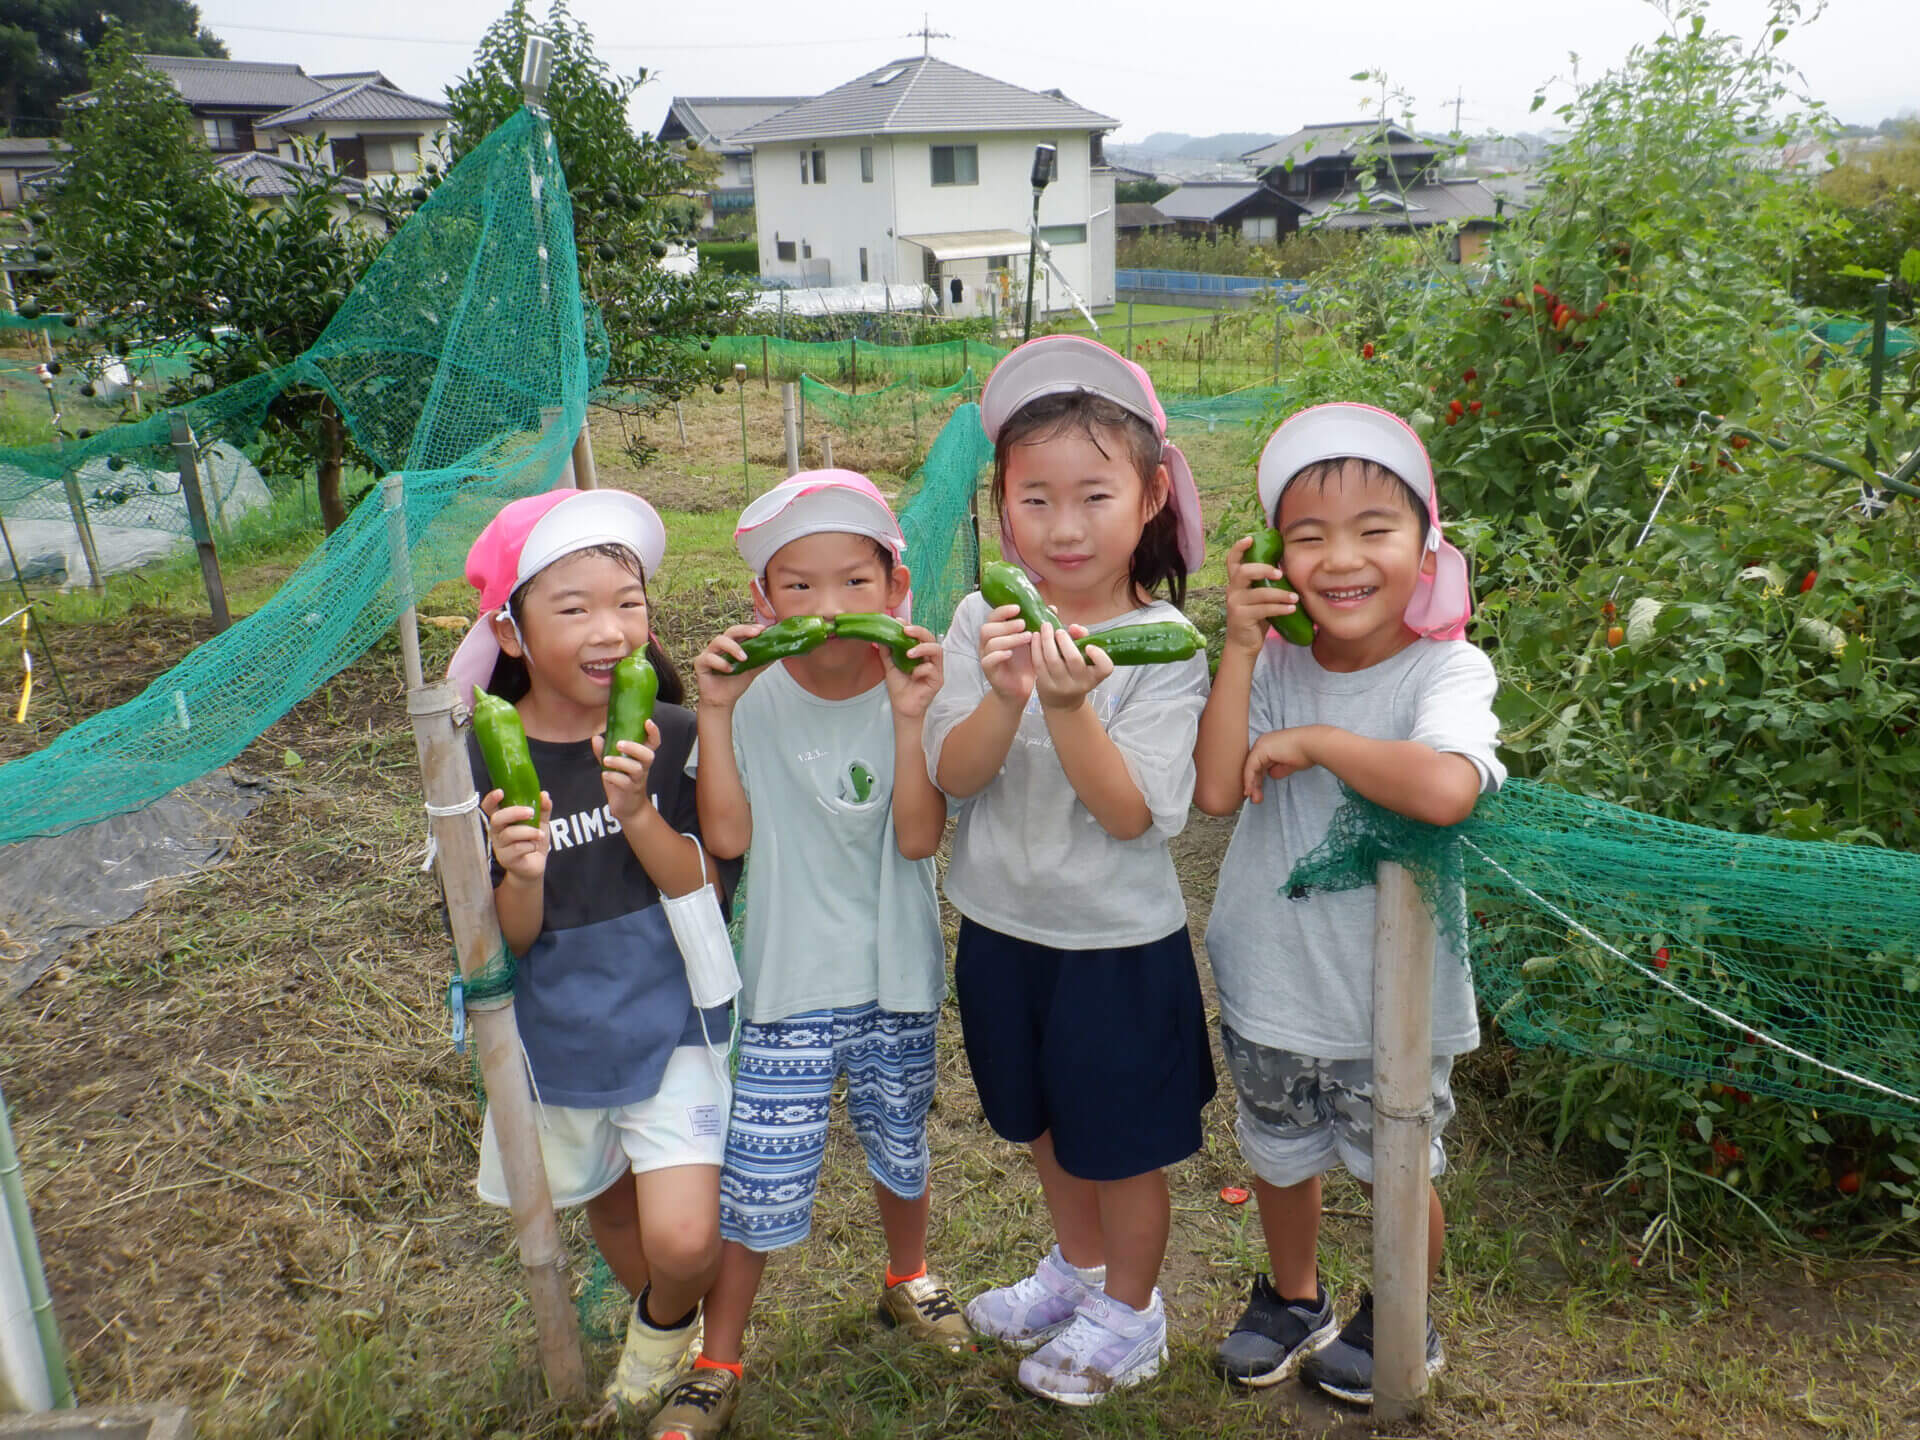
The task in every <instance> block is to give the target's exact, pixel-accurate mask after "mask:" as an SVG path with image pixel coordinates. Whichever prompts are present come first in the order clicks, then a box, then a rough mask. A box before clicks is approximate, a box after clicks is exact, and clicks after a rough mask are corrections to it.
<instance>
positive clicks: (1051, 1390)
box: [1020, 1289, 1167, 1405]
mask: <svg viewBox="0 0 1920 1440" xmlns="http://www.w3.org/2000/svg"><path fill="white" fill-rule="evenodd" d="M1166 1358H1167V1310H1166V1306H1165V1305H1163V1304H1162V1303H1161V1301H1160V1292H1159V1290H1157V1289H1156V1290H1155V1291H1154V1292H1153V1300H1152V1302H1151V1303H1150V1304H1148V1306H1147V1308H1146V1309H1144V1310H1135V1309H1134V1308H1133V1307H1132V1306H1130V1305H1125V1304H1122V1303H1121V1302H1120V1301H1118V1300H1116V1299H1114V1298H1113V1297H1112V1296H1111V1295H1108V1294H1107V1293H1106V1292H1105V1291H1093V1292H1091V1293H1089V1294H1088V1295H1087V1297H1086V1298H1085V1299H1084V1300H1082V1301H1081V1302H1080V1306H1079V1309H1078V1310H1077V1311H1076V1312H1075V1314H1074V1317H1073V1321H1072V1323H1071V1324H1069V1325H1068V1326H1067V1328H1066V1329H1064V1330H1062V1331H1061V1332H1060V1333H1059V1334H1058V1335H1056V1336H1054V1337H1053V1339H1051V1340H1049V1341H1048V1342H1047V1343H1046V1344H1045V1345H1044V1346H1042V1347H1041V1348H1040V1349H1038V1350H1036V1351H1035V1352H1034V1353H1033V1354H1031V1355H1029V1356H1028V1357H1027V1358H1026V1359H1025V1360H1022V1361H1021V1362H1020V1383H1021V1385H1023V1386H1024V1387H1025V1388H1026V1389H1028V1390H1031V1391H1032V1392H1033V1393H1034V1394H1036V1395H1044V1396H1046V1397H1047V1399H1049V1400H1057V1401H1059V1402H1060V1403H1061V1404H1062V1405H1098V1404H1099V1403H1100V1402H1101V1401H1102V1400H1104V1399H1106V1398H1107V1396H1109V1395H1111V1394H1112V1393H1113V1392H1114V1391H1116V1390H1124V1389H1126V1388H1127V1387H1128V1386H1130V1385H1138V1384H1139V1383H1140V1382H1141V1381H1143V1380H1151V1379H1152V1378H1153V1377H1154V1376H1155V1375H1157V1374H1159V1373H1160V1366H1161V1365H1162V1363H1164V1362H1165V1360H1166Z"/></svg>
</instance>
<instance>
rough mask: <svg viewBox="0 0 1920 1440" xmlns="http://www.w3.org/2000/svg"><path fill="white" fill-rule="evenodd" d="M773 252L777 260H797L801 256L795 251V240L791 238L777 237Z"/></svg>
mask: <svg viewBox="0 0 1920 1440" xmlns="http://www.w3.org/2000/svg"><path fill="white" fill-rule="evenodd" d="M773 254H774V258H775V259H777V260H797V259H799V258H800V257H799V256H798V255H797V254H795V253H794V246H793V241H791V240H780V239H775V240H774V242H773Z"/></svg>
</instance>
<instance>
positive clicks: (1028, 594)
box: [980, 560, 1066, 634]
mask: <svg viewBox="0 0 1920 1440" xmlns="http://www.w3.org/2000/svg"><path fill="white" fill-rule="evenodd" d="M980 593H981V595H983V596H984V597H985V598H986V602H987V605H988V606H989V608H991V609H994V610H998V609H999V608H1000V607H1001V606H1002V605H1018V606H1019V607H1020V619H1021V620H1022V621H1023V622H1025V624H1026V627H1027V629H1029V630H1032V631H1034V632H1035V633H1036V634H1037V633H1038V632H1039V629H1040V627H1041V626H1042V625H1043V624H1045V625H1051V626H1053V628H1054V629H1056V630H1064V629H1065V628H1066V627H1065V626H1064V625H1062V624H1061V623H1060V617H1059V616H1058V615H1056V614H1054V613H1053V610H1052V608H1051V607H1050V606H1048V604H1047V602H1046V601H1044V600H1042V599H1041V598H1040V592H1039V591H1038V590H1036V589H1035V588H1034V585H1033V579H1032V577H1031V576H1029V575H1028V574H1027V572H1026V571H1024V570H1022V569H1021V568H1020V567H1019V566H1018V565H1009V564H1008V563H1007V562H1006V561H1005V560H989V561H988V562H987V563H986V564H985V565H982V566H981V567H980Z"/></svg>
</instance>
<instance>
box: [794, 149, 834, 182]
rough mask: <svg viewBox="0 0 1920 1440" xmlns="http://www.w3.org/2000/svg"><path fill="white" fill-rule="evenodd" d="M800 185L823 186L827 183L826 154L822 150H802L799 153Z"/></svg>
mask: <svg viewBox="0 0 1920 1440" xmlns="http://www.w3.org/2000/svg"><path fill="white" fill-rule="evenodd" d="M800 183H801V184H802V185H806V184H809V183H811V184H814V185H824V184H826V183H827V152H826V151H824V150H802V151H801V152H800Z"/></svg>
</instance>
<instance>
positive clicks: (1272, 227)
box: [1240, 215, 1279, 245]
mask: <svg viewBox="0 0 1920 1440" xmlns="http://www.w3.org/2000/svg"><path fill="white" fill-rule="evenodd" d="M1278 225H1279V222H1278V221H1277V220H1275V219H1274V218H1273V216H1271V215H1249V216H1247V218H1246V219H1244V220H1242V221H1241V222H1240V238H1241V239H1242V240H1250V241H1253V242H1254V243H1256V244H1261V245H1265V244H1268V243H1270V242H1272V241H1273V240H1275V239H1277V238H1278V234H1277V228H1278Z"/></svg>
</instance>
